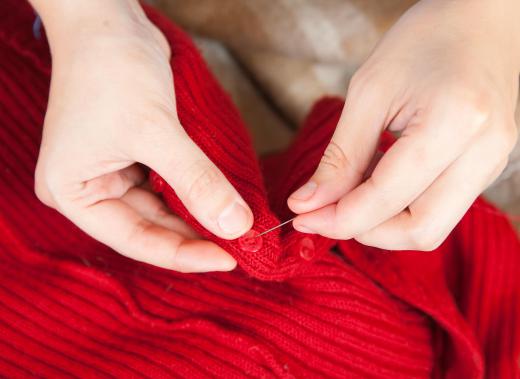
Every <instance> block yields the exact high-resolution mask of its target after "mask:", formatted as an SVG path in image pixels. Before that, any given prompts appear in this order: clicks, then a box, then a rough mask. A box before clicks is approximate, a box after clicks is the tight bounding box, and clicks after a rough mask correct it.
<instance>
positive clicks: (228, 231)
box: [216, 201, 254, 239]
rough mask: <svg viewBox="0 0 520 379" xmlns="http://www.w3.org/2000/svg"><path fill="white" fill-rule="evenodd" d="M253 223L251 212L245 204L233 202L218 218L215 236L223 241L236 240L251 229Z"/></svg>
mask: <svg viewBox="0 0 520 379" xmlns="http://www.w3.org/2000/svg"><path fill="white" fill-rule="evenodd" d="M253 221H254V220H253V212H252V211H251V209H250V208H249V207H248V206H247V204H245V203H243V202H241V201H234V202H233V203H231V204H230V205H228V206H227V207H226V208H225V209H224V210H223V211H222V212H221V213H220V215H219V216H218V219H217V224H218V228H219V230H218V231H217V233H216V234H217V235H218V236H219V237H221V238H225V239H235V238H238V237H240V236H242V235H244V234H245V233H246V232H247V231H249V230H250V229H251V228H252V226H253Z"/></svg>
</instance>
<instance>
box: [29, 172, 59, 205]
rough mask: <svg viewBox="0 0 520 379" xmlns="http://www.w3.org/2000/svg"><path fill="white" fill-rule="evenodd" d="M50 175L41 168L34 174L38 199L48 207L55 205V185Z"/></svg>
mask: <svg viewBox="0 0 520 379" xmlns="http://www.w3.org/2000/svg"><path fill="white" fill-rule="evenodd" d="M51 183H52V181H51V180H50V178H49V175H48V174H47V173H46V172H44V171H43V170H41V169H37V170H36V172H35V176H34V193H35V195H36V197H37V198H38V200H40V201H41V202H42V203H43V204H45V205H46V206H48V207H52V208H53V207H54V205H55V201H54V197H53V194H52V192H53V189H52V188H53V186H52V185H51Z"/></svg>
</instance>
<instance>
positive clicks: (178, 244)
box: [31, 0, 520, 272]
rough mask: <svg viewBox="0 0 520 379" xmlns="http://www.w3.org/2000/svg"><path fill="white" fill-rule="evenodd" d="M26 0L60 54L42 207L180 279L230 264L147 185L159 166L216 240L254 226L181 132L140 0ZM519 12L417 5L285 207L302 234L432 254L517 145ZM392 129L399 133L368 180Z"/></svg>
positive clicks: (42, 166)
mask: <svg viewBox="0 0 520 379" xmlns="http://www.w3.org/2000/svg"><path fill="white" fill-rule="evenodd" d="M31 3H32V4H33V6H34V7H35V9H36V11H37V12H38V13H39V14H40V16H41V17H42V20H43V22H44V25H45V28H46V32H47V36H48V39H49V43H50V47H51V53H52V57H53V73H52V82H51V91H50V99H49V106H48V110H47V114H46V117H45V124H44V133H43V140H42V145H41V150H40V156H39V158H38V164H37V169H36V175H35V179H36V180H35V190H36V193H37V195H38V197H39V198H40V199H41V200H42V201H43V202H44V203H46V204H47V205H49V206H51V207H54V208H55V209H57V210H58V211H60V212H61V213H62V214H64V215H65V216H66V217H68V218H69V219H70V220H71V221H73V222H74V223H75V224H76V225H78V226H79V227H80V228H81V229H83V230H84V231H85V232H87V233H88V234H90V235H91V236H93V237H94V238H96V239H98V240H99V241H101V242H103V243H105V244H107V245H108V246H110V247H112V248H113V249H115V250H116V251H118V252H120V253H121V254H124V255H126V256H129V257H131V258H134V259H137V260H140V261H144V262H148V263H151V264H155V265H158V266H161V267H166V268H170V269H174V270H179V271H184V272H202V271H213V270H230V269H233V268H234V267H235V264H236V263H235V261H234V260H233V258H231V257H230V256H229V255H228V254H227V253H226V252H225V251H223V250H222V249H221V248H220V247H218V246H217V245H215V244H214V243H211V242H209V241H204V240H201V239H200V238H199V237H198V236H197V235H196V234H195V233H194V232H193V230H192V229H191V228H189V227H188V226H187V225H186V224H185V223H184V222H183V221H182V220H180V219H179V218H177V217H176V216H174V215H172V214H171V213H170V212H169V211H168V209H167V208H166V207H165V206H164V204H163V203H162V202H161V201H160V200H159V198H157V197H156V196H155V195H154V194H152V193H151V192H150V191H149V190H148V189H147V188H146V186H145V185H142V184H141V183H143V182H144V181H145V174H144V173H143V171H142V169H141V168H140V166H139V165H137V164H136V162H139V163H142V164H144V165H146V166H148V167H150V168H152V169H154V170H156V171H157V172H159V174H160V175H161V176H162V177H164V178H165V180H166V181H167V182H168V183H169V184H170V185H171V186H172V187H173V188H174V189H175V191H176V193H177V194H178V195H179V197H180V198H181V200H182V201H183V203H184V204H185V205H186V207H187V208H188V209H189V210H190V212H191V213H192V214H193V215H194V216H195V218H197V219H198V221H199V222H201V224H202V225H204V226H205V227H206V228H207V229H209V230H210V231H212V232H213V233H214V234H216V235H218V236H220V237H223V238H236V237H238V236H240V235H241V234H243V233H245V232H246V231H247V230H248V229H249V228H250V227H251V225H252V221H253V216H252V213H251V211H250V210H249V207H248V206H247V205H246V204H245V202H244V201H243V199H241V198H240V196H239V195H238V194H237V192H236V191H235V190H234V189H233V188H232V186H231V185H230V184H229V183H228V182H227V180H226V179H225V178H224V176H223V175H222V174H221V172H220V171H219V170H218V169H217V168H216V167H215V166H214V165H213V164H212V163H211V162H210V161H209V160H208V159H207V157H205V155H204V154H203V153H202V152H201V151H200V149H198V148H197V146H196V145H195V144H193V142H192V141H191V140H190V139H189V137H188V136H187V135H186V134H185V133H184V130H183V128H182V126H181V125H180V123H179V120H178V118H177V113H176V108H175V97H174V93H173V86H172V84H173V77H172V73H171V70H170V67H169V63H168V59H169V53H170V52H169V48H168V45H167V44H166V41H165V40H164V37H163V36H162V35H161V33H160V32H159V31H158V30H157V29H156V28H155V27H154V26H153V25H152V24H151V23H150V22H149V21H148V20H147V19H146V16H145V15H144V14H143V12H142V9H141V8H140V6H139V4H138V3H137V1H135V0H110V1H107V0H75V1H74V2H71V1H66V0H31ZM518 8H519V5H518V4H516V3H515V1H513V0H499V1H491V0H478V1H477V0H467V1H453V0H451V1H448V0H431V1H421V2H420V3H418V4H417V5H415V6H414V7H412V8H411V9H410V10H409V11H408V12H407V13H406V14H405V15H404V16H403V17H402V18H401V19H400V20H399V21H398V22H397V23H396V25H395V26H394V27H393V28H392V29H391V30H390V31H389V32H388V33H387V34H386V35H385V37H384V38H383V40H382V41H381V42H380V43H379V45H378V46H377V47H376V49H375V50H374V52H373V53H372V55H371V56H370V57H369V58H368V60H367V61H366V62H365V63H364V64H363V66H362V67H361V68H360V69H359V71H358V72H357V73H356V75H355V76H354V78H353V79H352V80H351V83H350V86H349V90H348V95H347V100H346V105H345V108H344V110H343V114H342V117H341V120H340V122H339V124H338V127H337V130H336V133H335V134H334V137H333V139H332V142H331V144H330V146H329V148H328V149H327V151H326V153H325V154H324V157H323V159H322V161H321V164H320V165H319V167H318V169H317V171H316V173H315V174H314V176H313V177H312V179H311V180H310V184H309V185H307V186H305V189H303V190H300V191H299V192H297V193H295V194H293V195H292V196H291V197H290V198H289V200H288V204H289V206H290V208H291V209H292V210H293V211H295V212H296V213H297V214H299V216H298V217H297V218H296V219H295V221H294V223H293V225H294V227H295V228H296V229H298V230H301V231H304V232H310V233H319V234H322V235H325V236H329V237H333V238H339V239H348V238H356V239H357V240H359V241H361V242H362V243H364V244H367V245H373V246H378V247H382V248H387V249H420V250H431V249H433V248H434V247H436V246H437V245H438V244H439V243H440V242H441V241H442V240H443V239H444V238H445V236H446V235H447V234H448V233H449V231H450V230H451V229H452V228H453V227H454V225H455V224H456V222H457V221H458V220H459V219H460V218H461V217H462V215H463V213H464V212H465V211H466V209H467V208H468V207H469V206H470V204H471V202H472V201H473V200H474V198H475V197H476V196H477V195H478V194H479V193H481V191H482V190H483V189H484V188H485V187H486V186H487V185H488V184H489V183H490V182H491V181H492V180H493V179H494V178H495V177H496V176H497V175H498V174H499V173H500V171H502V169H503V167H504V165H505V164H506V162H507V155H508V153H509V152H510V151H511V149H512V146H513V144H514V142H515V140H516V126H515V123H514V119H513V111H514V105H515V103H516V96H517V90H518V71H519V62H520V59H519V57H518V54H516V53H515V52H520V45H519V41H518V39H517V38H516V37H517V36H520V33H519V30H518V26H517V25H516V24H515V22H514V20H515V16H516V15H518V14H519V10H518ZM100 62H103V63H102V64H100ZM384 129H390V130H400V131H402V137H401V138H400V139H399V140H398V142H397V143H396V144H395V145H394V146H393V147H392V148H391V149H390V151H389V152H388V153H387V154H385V155H384V157H383V158H382V159H381V161H380V162H379V163H378V164H377V166H376V168H375V170H374V171H373V173H372V175H371V176H370V177H369V179H368V180H366V181H364V182H363V181H362V178H363V177H364V175H365V171H366V168H367V167H368V166H369V163H370V161H371V160H372V157H373V155H374V152H375V148H376V145H377V140H378V137H379V134H380V132H381V131H382V130H384ZM233 204H235V205H237V204H238V205H239V206H238V207H236V206H233ZM219 216H222V218H219ZM226 220H227V221H228V226H229V227H230V228H228V230H229V229H232V230H231V231H228V232H226V230H224V228H222V227H221V225H225V221H226Z"/></svg>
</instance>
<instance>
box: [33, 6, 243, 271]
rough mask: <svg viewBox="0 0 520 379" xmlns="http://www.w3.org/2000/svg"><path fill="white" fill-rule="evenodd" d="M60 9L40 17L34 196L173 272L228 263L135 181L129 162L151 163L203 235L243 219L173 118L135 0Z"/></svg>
mask: <svg viewBox="0 0 520 379" xmlns="http://www.w3.org/2000/svg"><path fill="white" fill-rule="evenodd" d="M47 3H49V4H51V3H52V4H57V3H59V1H54V2H47ZM62 3H69V2H66V1H65V2H62ZM69 11H70V12H74V15H71V14H67V17H64V15H63V14H60V16H61V17H59V20H58V21H59V22H56V23H53V22H52V20H49V18H47V19H46V18H45V17H43V21H44V23H45V24H46V29H47V33H48V36H49V40H50V44H51V51H52V55H53V74H52V82H51V91H50V99H49V105H48V109H47V114H46V117H45V125H44V131H43V140H42V144H41V149H40V155H39V158H38V164H37V169H36V193H37V195H38V197H39V198H40V199H41V200H42V201H43V202H44V203H45V204H47V205H49V206H51V207H53V208H56V209H57V210H58V211H59V212H61V213H62V214H63V215H65V216H66V217H67V218H69V219H70V220H71V221H72V222H74V223H75V224H76V225H77V226H79V227H80V228H81V229H83V230H84V231H85V232H87V233H88V234H90V235H91V236H92V237H94V238H95V239H97V240H99V241H101V242H103V243H105V244H106V245H108V246H110V247H112V248H113V249H114V250H116V251H118V252H119V253H121V254H123V255H126V256H128V257H131V258H134V259H136V260H139V261H143V262H148V263H150V264H154V265H157V266H161V267H165V268H170V269H174V270H177V271H183V272H201V271H213V270H231V269H233V268H234V267H235V265H236V262H235V260H234V259H233V258H232V257H231V256H230V255H229V254H228V253H226V252H225V251H224V250H223V249H221V248H220V247H218V246H217V245H216V244H214V243H212V242H209V241H203V240H201V239H200V237H199V236H197V234H196V233H195V232H194V231H193V230H192V229H191V228H189V227H188V226H187V225H186V224H185V223H184V222H182V221H181V220H180V219H179V218H178V217H176V216H175V215H173V214H171V213H170V212H169V211H168V210H167V208H166V207H165V205H164V204H163V203H162V202H161V201H160V199H159V198H158V197H156V196H155V195H154V194H152V192H150V191H149V190H148V189H147V188H146V186H143V185H141V184H142V183H143V182H144V181H145V178H146V176H145V173H144V172H143V169H142V166H140V165H139V164H137V162H139V163H142V164H144V165H146V166H148V167H150V168H152V169H154V170H156V171H157V172H158V173H159V174H160V175H161V176H162V177H163V178H164V179H165V180H166V181H167V182H168V183H169V184H170V185H171V186H172V187H173V188H174V189H175V191H176V193H177V194H178V196H179V197H180V199H181V200H182V201H183V203H184V205H185V206H186V207H187V208H188V209H189V210H190V212H191V213H192V214H193V215H194V216H195V217H196V218H197V220H198V221H199V222H200V223H201V224H202V225H203V226H205V227H206V228H207V229H208V230H210V231H211V232H213V233H214V234H216V235H218V236H220V237H222V238H226V239H232V238H237V237H239V236H240V235H242V234H243V233H245V232H246V231H248V230H249V229H250V227H251V225H252V221H253V216H252V213H251V211H250V209H249V207H248V206H247V205H246V203H245V202H244V200H243V199H242V198H241V197H240V195H239V194H238V193H237V191H236V190H235V189H234V188H233V187H232V186H231V184H230V183H229V182H228V181H227V180H226V178H225V177H224V175H223V174H222V173H221V172H220V171H219V170H218V168H217V167H216V166H215V165H214V164H213V163H212V162H211V161H210V160H209V159H208V158H207V157H206V156H205V155H204V153H203V152H202V151H201V150H200V149H199V148H198V147H197V146H196V145H195V144H194V143H193V141H191V140H190V138H189V137H188V136H187V134H186V133H185V131H184V129H183V127H182V126H181V125H180V123H179V119H178V117H177V111H176V107H175V97H174V91H173V77H172V72H171V69H170V66H169V55H170V51H169V46H168V44H167V43H166V40H165V38H164V36H163V35H162V34H161V33H160V31H159V30H158V29H156V28H155V26H153V25H152V24H151V23H150V22H149V20H147V19H146V16H145V15H144V13H143V12H142V10H141V9H140V7H139V5H138V3H137V2H136V1H127V0H125V1H111V2H106V1H105V0H102V1H92V0H87V1H82V2H81V3H80V2H75V4H74V6H73V7H72V8H71V9H68V10H65V11H63V12H69ZM58 13H59V12H58ZM76 13H77V14H78V16H77V18H76V19H74V17H75V15H76ZM41 14H43V15H46V14H49V12H47V13H45V12H42V13H41ZM91 15H93V17H90V16H91ZM63 20H66V21H63ZM64 23H68V25H64Z"/></svg>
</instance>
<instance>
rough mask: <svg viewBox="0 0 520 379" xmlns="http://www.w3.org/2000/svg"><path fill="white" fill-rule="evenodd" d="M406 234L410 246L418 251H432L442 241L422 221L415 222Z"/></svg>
mask: <svg viewBox="0 0 520 379" xmlns="http://www.w3.org/2000/svg"><path fill="white" fill-rule="evenodd" d="M408 236H409V239H410V241H411V247H412V248H413V249H414V250H419V251H433V250H435V249H436V248H438V247H439V245H440V244H441V243H442V242H443V238H440V237H439V236H438V235H437V233H435V232H433V231H432V230H431V228H430V227H428V225H425V223H424V222H419V223H416V225H415V226H414V227H413V228H411V230H410V231H409V234H408Z"/></svg>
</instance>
